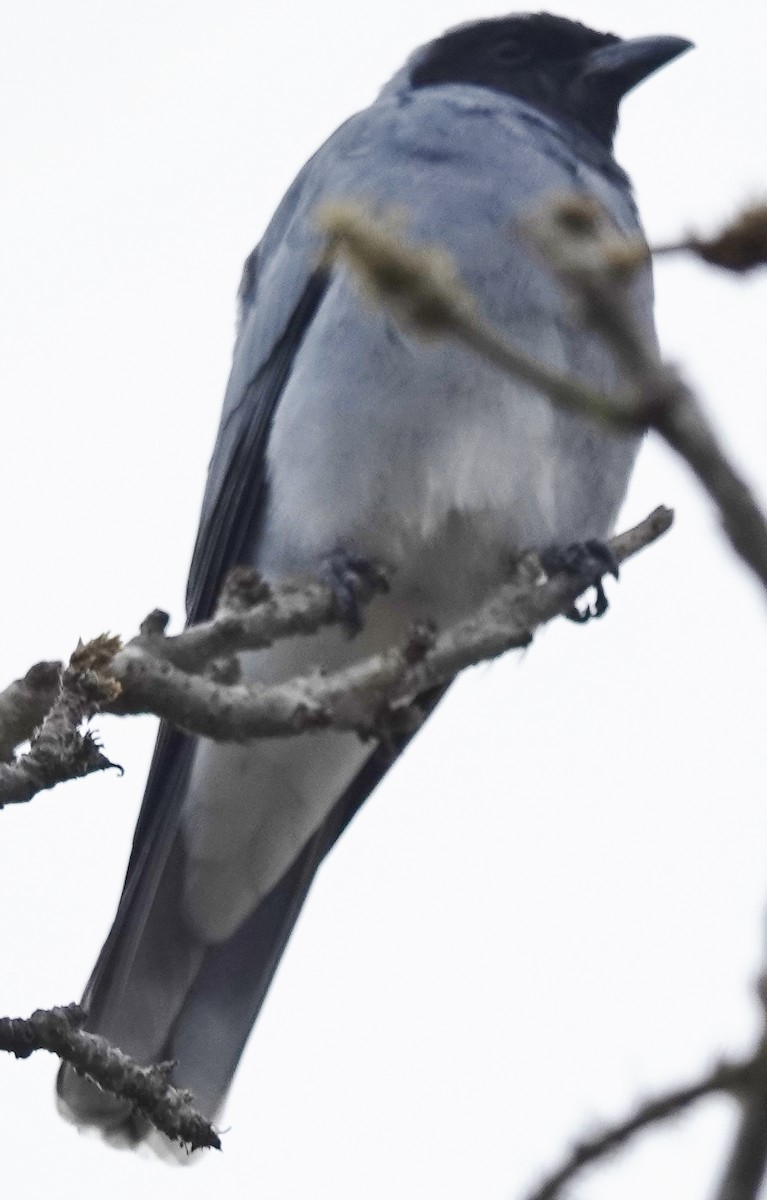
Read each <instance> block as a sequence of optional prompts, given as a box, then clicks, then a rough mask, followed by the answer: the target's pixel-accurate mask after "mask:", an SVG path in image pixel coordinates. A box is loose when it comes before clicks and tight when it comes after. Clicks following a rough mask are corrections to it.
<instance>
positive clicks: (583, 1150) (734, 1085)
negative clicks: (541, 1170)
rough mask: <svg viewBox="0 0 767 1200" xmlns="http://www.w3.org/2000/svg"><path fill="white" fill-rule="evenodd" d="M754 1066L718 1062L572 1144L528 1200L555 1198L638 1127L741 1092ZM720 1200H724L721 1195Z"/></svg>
mask: <svg viewBox="0 0 767 1200" xmlns="http://www.w3.org/2000/svg"><path fill="white" fill-rule="evenodd" d="M755 1069H756V1060H753V1059H749V1060H748V1061H747V1062H742V1063H721V1064H720V1065H719V1066H718V1067H715V1068H714V1069H713V1071H712V1072H711V1073H710V1074H709V1075H707V1076H706V1077H705V1078H704V1079H701V1080H700V1081H699V1082H698V1083H694V1084H691V1085H689V1086H688V1087H683V1088H677V1089H675V1090H674V1091H671V1092H667V1093H666V1094H665V1095H663V1096H657V1097H655V1098H654V1099H652V1100H648V1101H647V1102H646V1103H645V1104H642V1105H641V1106H640V1107H639V1108H638V1109H637V1110H636V1112H635V1113H633V1114H632V1115H631V1116H630V1117H628V1118H627V1119H626V1120H625V1121H622V1122H621V1123H620V1124H619V1125H612V1126H610V1127H609V1128H607V1129H605V1130H604V1131H603V1132H601V1133H598V1134H596V1135H595V1136H594V1137H591V1138H587V1139H584V1140H583V1141H582V1142H578V1143H577V1144H576V1145H575V1146H573V1148H572V1150H571V1151H570V1153H569V1154H568V1156H567V1158H566V1159H565V1161H564V1162H563V1163H562V1165H561V1166H560V1167H558V1168H557V1169H556V1170H555V1171H553V1172H552V1173H551V1175H548V1176H547V1177H546V1178H545V1179H544V1181H543V1183H541V1184H539V1185H538V1187H537V1188H535V1190H534V1191H532V1192H530V1194H529V1195H528V1197H527V1200H555V1197H556V1196H558V1195H559V1193H560V1192H561V1190H562V1188H563V1187H564V1186H565V1184H568V1183H570V1182H571V1181H572V1180H573V1179H574V1178H575V1176H576V1175H577V1174H578V1173H579V1172H580V1171H582V1170H583V1169H584V1167H587V1166H589V1165H591V1164H592V1163H595V1162H597V1161H599V1160H601V1159H604V1158H606V1157H607V1156H608V1155H610V1154H612V1153H613V1151H614V1150H618V1149H619V1148H620V1147H621V1146H624V1145H625V1144H626V1142H628V1141H629V1140H630V1139H631V1138H632V1137H633V1136H634V1135H635V1134H637V1133H639V1132H640V1131H641V1130H643V1129H647V1128H648V1126H650V1125H657V1124H658V1123H659V1122H660V1121H667V1120H668V1119H669V1117H673V1116H676V1115H677V1114H678V1113H680V1112H683V1111H684V1110H685V1109H687V1108H689V1107H690V1106H691V1105H692V1104H695V1103H697V1101H698V1100H703V1099H704V1098H705V1097H706V1096H711V1095H714V1094H715V1093H717V1092H733V1093H738V1092H740V1091H741V1090H742V1089H743V1088H744V1087H746V1086H747V1085H748V1084H749V1081H750V1080H751V1079H752V1077H753V1075H754V1071H755ZM721 1200H724V1197H722V1198H721ZM728 1200H736V1198H735V1196H734V1195H733V1196H732V1197H731V1198H729V1197H728ZM738 1200H740V1197H739V1196H738ZM744 1200H745V1198H744Z"/></svg>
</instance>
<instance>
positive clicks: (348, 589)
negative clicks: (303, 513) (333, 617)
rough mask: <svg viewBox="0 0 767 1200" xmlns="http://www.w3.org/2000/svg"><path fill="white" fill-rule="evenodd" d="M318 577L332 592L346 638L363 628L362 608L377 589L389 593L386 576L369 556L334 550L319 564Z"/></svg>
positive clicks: (381, 568)
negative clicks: (346, 634)
mask: <svg viewBox="0 0 767 1200" xmlns="http://www.w3.org/2000/svg"><path fill="white" fill-rule="evenodd" d="M319 576H320V579H321V580H322V582H323V583H326V584H327V585H328V587H329V588H330V589H331V591H332V592H333V595H334V596H335V598H336V604H337V605H338V612H339V615H340V617H341V621H342V623H343V625H344V627H345V629H346V632H347V633H348V635H349V637H354V635H355V634H356V633H359V631H360V630H361V629H362V624H363V621H362V609H363V607H364V605H365V604H366V603H367V602H368V600H370V599H371V597H372V596H374V595H375V594H376V593H377V592H388V590H389V577H388V575H387V574H386V571H385V570H384V569H383V567H381V566H380V565H379V564H378V563H375V562H373V561H372V559H369V558H365V557H363V556H362V555H357V554H349V553H348V552H347V551H346V550H334V551H333V552H332V554H329V555H328V556H327V558H325V559H323V561H322V563H321V564H320V569H319Z"/></svg>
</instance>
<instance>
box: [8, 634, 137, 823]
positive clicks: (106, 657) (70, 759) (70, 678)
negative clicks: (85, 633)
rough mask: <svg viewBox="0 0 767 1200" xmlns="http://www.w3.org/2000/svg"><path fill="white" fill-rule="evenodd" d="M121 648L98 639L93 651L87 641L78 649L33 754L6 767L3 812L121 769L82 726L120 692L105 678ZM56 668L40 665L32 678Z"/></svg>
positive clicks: (37, 736)
mask: <svg viewBox="0 0 767 1200" xmlns="http://www.w3.org/2000/svg"><path fill="white" fill-rule="evenodd" d="M119 644H120V643H119V640H118V639H114V638H97V639H96V640H95V641H94V642H90V643H89V644H88V646H87V647H85V646H83V645H82V643H81V644H80V645H79V646H78V648H77V650H75V652H74V654H73V655H72V658H71V659H70V662H69V666H68V667H67V669H66V670H65V671H64V673H63V675H62V676H61V682H60V687H59V694H58V696H57V698H56V699H55V701H54V703H53V707H52V708H51V709H50V711H49V713H48V715H47V716H46V717H45V719H44V721H43V723H42V725H41V726H40V728H39V729H38V730H36V732H35V733H34V734H33V736H32V743H31V745H30V748H29V752H28V753H27V754H25V755H23V756H22V757H21V758H19V759H18V760H17V761H16V762H14V763H9V764H6V763H2V764H0V808H2V807H3V805H5V804H19V803H23V802H25V801H27V800H30V799H31V798H32V796H34V795H36V794H37V793H38V792H41V791H44V790H45V789H46V788H51V787H54V786H55V784H57V783H63V782H64V781H65V780H68V779H80V778H82V776H84V775H92V774H93V772H94V771H106V770H108V769H109V768H110V767H114V766H115V764H114V763H112V762H110V761H109V759H108V758H106V756H105V755H104V754H102V753H101V747H100V746H99V744H98V742H97V740H96V738H95V737H94V736H93V734H92V733H91V732H90V731H86V732H85V733H81V732H80V729H79V727H80V725H81V724H82V722H83V721H87V720H88V719H89V718H90V717H92V716H93V715H94V714H95V713H96V712H99V711H100V710H101V709H103V707H104V706H105V705H107V704H109V703H111V702H112V701H114V700H115V698H116V696H117V695H118V693H119V685H117V684H116V683H115V681H114V680H113V679H110V678H109V677H108V676H107V675H105V674H103V667H104V665H105V664H106V663H107V662H110V661H111V659H112V657H113V655H114V653H115V651H116V650H117V648H118V647H119ZM50 666H51V664H49V663H38V666H37V667H33V668H32V670H31V671H30V672H28V673H27V676H26V678H27V679H28V678H29V676H30V674H33V673H34V672H36V671H37V670H38V668H41V667H50ZM42 674H45V672H42ZM13 686H14V685H11V687H13ZM9 690H10V689H9ZM17 727H18V726H17ZM5 740H8V739H7V737H6V738H5Z"/></svg>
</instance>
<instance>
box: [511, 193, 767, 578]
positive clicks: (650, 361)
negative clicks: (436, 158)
mask: <svg viewBox="0 0 767 1200" xmlns="http://www.w3.org/2000/svg"><path fill="white" fill-rule="evenodd" d="M527 228H528V230H529V232H530V234H531V236H532V237H533V238H534V240H535V243H536V245H537V246H538V248H539V249H540V251H541V252H542V254H543V256H544V258H545V259H546V261H547V262H548V264H549V265H550V267H551V269H552V270H553V271H554V273H555V275H556V276H557V277H558V278H559V279H560V280H561V281H562V283H563V285H564V286H565V287H566V288H567V289H568V290H569V291H570V292H571V294H572V295H573V296H574V298H575V299H576V301H577V304H578V307H579V311H580V315H581V318H582V320H583V321H584V322H585V323H586V324H587V325H589V326H590V327H591V328H592V329H593V330H594V331H595V332H596V333H598V334H599V335H600V336H601V337H602V338H603V340H604V341H605V342H606V343H607V345H608V346H609V347H610V349H611V350H612V352H613V354H614V355H615V357H616V359H617V360H618V362H619V363H620V364H621V366H622V367H623V369H624V370H625V372H626V374H627V376H628V378H629V379H630V380H632V381H633V382H634V384H635V385H636V389H637V390H636V395H635V398H634V401H633V403H634V408H635V413H636V417H637V419H638V421H639V422H640V423H641V424H642V425H644V426H645V427H647V428H651V429H655V430H656V431H657V432H658V433H659V434H660V435H661V436H662V437H663V438H664V439H665V440H666V442H668V444H669V445H670V446H671V447H672V448H673V449H674V450H676V452H677V454H679V455H680V456H681V457H682V458H683V459H684V460H685V461H686V462H687V464H688V466H689V467H691V469H692V470H693V472H694V473H695V475H696V476H697V478H698V480H699V482H700V483H701V484H702V485H703V487H704V488H705V490H706V491H707V492H708V494H709V496H710V498H711V499H712V500H713V502H714V504H715V505H716V506H717V508H718V510H719V514H720V517H721V519H722V524H723V526H724V530H725V533H726V534H727V537H728V538H729V540H730V543H731V545H732V546H733V548H734V549H735V550H736V551H737V553H738V554H739V555H740V557H741V558H742V559H743V560H744V562H746V563H747V564H748V566H750V567H751V569H752V571H753V572H754V573H755V575H756V576H757V577H758V578H759V580H760V581H761V583H762V585H763V587H765V588H767V520H766V519H765V516H764V514H763V512H762V511H761V508H760V506H759V505H758V503H757V501H756V499H755V498H754V495H753V493H752V491H751V489H750V487H749V485H748V484H747V483H746V481H745V480H744V479H743V477H742V476H741V475H740V474H739V472H738V471H737V470H736V469H735V467H734V466H733V464H732V463H731V462H730V461H729V459H728V458H727V456H726V454H725V453H724V451H723V449H722V447H721V446H720V444H719V441H718V439H717V436H716V434H715V433H714V431H713V429H712V427H711V425H710V424H709V421H708V419H707V417H706V415H705V413H704V412H703V409H702V408H701V406H700V404H699V402H698V400H697V398H696V397H695V395H694V394H693V393H692V391H691V390H690V388H689V387H688V386H687V385H686V384H685V383H684V382H683V380H682V379H681V377H680V376H679V374H678V373H677V372H676V371H674V370H672V369H671V368H669V367H668V366H665V365H663V364H661V363H660V362H659V360H658V357H657V354H656V352H655V350H654V348H653V347H651V346H649V345H648V343H647V341H646V339H645V337H644V335H643V333H642V331H641V329H640V328H639V324H638V322H637V319H636V314H635V312H634V309H633V306H632V303H631V296H630V292H629V290H628V288H627V287H626V286H625V284H626V280H627V275H628V276H630V273H631V270H632V269H635V267H636V265H637V262H638V260H634V262H633V263H632V260H631V257H630V250H631V247H632V245H633V243H628V244H626V243H625V242H621V240H620V239H618V238H617V235H616V233H615V230H614V228H613V226H612V225H611V223H610V222H609V220H608V218H607V217H606V215H605V214H604V212H603V211H602V210H601V209H600V208H599V207H598V206H597V205H595V204H593V203H592V202H591V201H589V200H586V199H584V198H583V197H582V196H574V197H569V198H566V199H564V200H557V201H552V202H551V203H550V204H549V205H544V206H542V207H541V209H540V210H538V211H537V212H536V213H535V214H534V216H532V217H531V218H530V220H529V221H528V223H527ZM622 246H623V250H622V249H621V247H622ZM624 416H625V413H623V414H622V415H621V418H620V421H621V422H622V421H623V419H624Z"/></svg>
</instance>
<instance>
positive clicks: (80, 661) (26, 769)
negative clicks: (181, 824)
mask: <svg viewBox="0 0 767 1200" xmlns="http://www.w3.org/2000/svg"><path fill="white" fill-rule="evenodd" d="M672 519H673V514H672V513H671V512H670V511H669V510H668V509H664V508H659V509H656V510H655V512H654V513H652V514H651V515H650V516H649V517H647V518H646V520H644V521H643V522H641V524H639V525H637V526H636V527H635V528H634V529H631V530H628V531H627V532H626V533H623V534H621V535H619V536H617V537H615V538H613V539H612V541H611V542H610V546H611V548H612V550H613V553H614V554H615V557H616V559H617V560H618V562H623V561H625V560H626V559H627V558H629V557H631V556H632V555H634V554H636V553H638V551H639V550H641V549H643V548H644V547H645V546H648V545H650V544H651V543H652V542H654V541H656V540H657V538H659V537H660V536H661V535H662V534H663V533H665V532H666V531H667V530H668V529H669V528H670V526H671V522H672ZM522 566H523V567H524V568H525V569H524V570H521V569H520V571H518V575H519V576H520V578H519V579H518V580H516V581H515V582H513V583H508V584H506V585H505V586H503V587H501V588H500V589H498V591H497V592H496V593H495V594H494V595H493V596H491V597H490V598H489V600H488V601H487V602H486V603H485V604H484V605H483V606H482V607H481V608H480V609H479V610H478V611H477V612H476V613H475V614H473V615H472V616H471V617H470V618H468V619H466V620H464V621H462V622H460V623H459V624H456V625H454V626H453V627H451V628H449V629H447V630H444V631H443V632H440V633H439V634H437V633H434V634H432V633H428V634H427V633H426V631H424V630H423V629H417V630H415V631H414V632H413V636H412V637H411V639H410V641H409V643H408V644H407V645H405V646H404V647H401V648H396V647H393V648H392V649H390V650H387V651H386V652H384V653H382V654H378V655H375V656H373V657H372V658H368V659H365V660H363V661H360V662H358V663H354V664H352V665H351V666H349V667H346V668H345V669H343V670H341V671H337V672H334V673H332V674H327V675H323V674H319V673H318V674H315V675H312V676H308V677H306V678H299V679H292V680H289V681H287V682H285V683H280V684H274V685H270V686H265V685H258V684H252V685H250V686H249V687H244V686H242V685H240V684H225V683H221V682H217V681H216V680H214V679H211V678H208V677H206V676H203V675H199V674H196V675H191V674H188V673H187V672H186V671H183V670H181V669H180V668H179V667H178V666H177V665H176V663H175V662H174V661H170V660H171V658H173V659H176V660H177V661H182V662H184V663H185V664H187V665H188V664H190V663H192V662H194V663H195V664H202V663H204V662H205V661H207V660H208V659H209V657H211V656H213V655H216V656H217V655H219V654H220V653H221V651H222V650H226V652H227V653H234V652H236V651H238V650H242V649H252V648H253V647H254V646H255V645H264V644H267V643H268V641H269V640H271V638H272V637H273V636H276V635H277V633H279V635H280V636H285V635H286V634H287V633H293V632H296V631H299V632H306V631H307V630H308V629H309V628H311V627H313V626H314V623H315V622H316V623H317V624H322V623H325V622H327V621H328V620H337V619H338V613H337V611H336V610H335V603H336V602H335V600H334V598H333V597H332V593H330V591H329V589H327V588H324V587H323V586H321V585H319V584H310V585H308V587H307V588H306V589H304V590H303V591H299V590H297V589H296V588H295V586H294V585H290V586H285V587H283V588H280V589H273V590H271V591H270V592H269V594H268V597H267V599H265V600H264V599H263V598H262V599H258V600H257V604H256V608H255V609H254V610H253V611H252V612H251V613H240V614H237V613H232V612H231V610H224V611H223V612H222V613H221V614H220V615H219V616H217V617H216V618H214V620H213V621H210V622H207V623H206V624H205V625H204V626H200V627H199V629H200V632H199V633H198V630H197V629H196V628H194V627H193V628H191V629H189V630H187V631H186V632H184V633H182V634H179V635H178V637H176V638H169V639H165V638H163V636H162V633H161V629H162V626H163V624H164V620H165V618H164V614H160V613H158V612H156V613H153V614H151V616H150V617H149V618H148V619H147V621H145V622H144V624H143V626H142V634H141V635H140V636H139V637H138V638H135V639H134V640H133V641H132V642H130V643H129V644H128V645H127V646H125V647H124V648H121V647H120V644H119V642H118V641H117V640H116V639H112V640H111V641H110V640H105V639H103V638H102V639H97V640H96V641H95V642H92V643H88V645H86V646H84V647H81V648H80V649H79V651H78V652H77V655H76V656H73V660H72V664H70V667H69V668H68V670H67V671H66V672H65V674H64V679H63V683H62V692H61V696H60V698H59V700H58V701H57V702H56V705H55V706H54V709H53V710H52V711H51V713H50V714H49V716H48V717H47V718H46V721H45V722H44V724H43V727H42V729H41V730H40V733H39V734H38V735H36V737H35V739H34V740H33V744H32V748H31V750H30V753H29V754H28V755H26V756H25V757H24V758H22V759H21V760H20V761H19V762H18V763H17V764H15V765H14V766H12V767H6V768H0V802H2V803H11V802H13V801H16V802H20V801H23V800H28V799H29V798H30V796H31V795H32V794H34V791H35V790H41V789H42V787H51V786H52V785H53V783H55V782H57V781H58V780H64V779H71V778H74V777H75V776H77V775H82V774H87V773H89V772H90V771H93V770H103V769H104V768H105V767H107V766H110V765H111V764H110V763H108V761H107V760H106V759H105V758H104V757H103V756H102V755H101V754H100V752H99V751H98V748H97V747H96V745H95V743H94V742H93V739H91V738H89V735H87V734H86V735H84V736H81V735H80V734H79V733H78V732H77V725H78V724H79V722H80V721H82V720H83V719H85V718H87V717H89V716H92V715H93V713H94V712H96V711H101V712H112V713H115V714H117V715H126V714H129V713H154V714H156V715H157V716H159V717H162V718H163V719H164V720H166V721H168V722H169V723H170V724H172V725H174V726H176V727H177V728H180V729H183V730H185V731H186V732H188V733H192V734H197V735H199V736H203V737H209V738H213V739H215V740H218V741H246V740H248V739H250V738H256V737H287V736H291V735H294V734H297V733H302V732H305V731H312V730H318V729H326V728H328V727H330V726H332V727H333V728H335V729H344V730H354V731H356V732H357V733H359V734H360V735H361V736H363V737H368V736H375V735H381V736H385V735H386V734H387V733H388V732H389V731H390V730H391V728H392V725H393V724H394V725H395V726H396V727H397V728H401V727H402V725H403V723H405V724H406V725H407V727H408V728H412V727H413V723H414V722H415V723H417V722H418V721H419V719H420V713H419V710H418V708H417V707H416V708H411V707H410V706H412V705H413V704H414V702H415V701H416V700H417V697H418V696H420V695H421V694H422V693H424V692H427V691H429V690H430V689H431V688H433V687H436V686H438V685H440V684H444V683H447V682H449V681H450V680H451V679H453V678H454V676H455V675H457V674H458V672H459V671H462V670H463V669H464V668H465V667H467V666H471V665H472V664H474V663H477V662H482V661H484V660H486V659H490V658H495V657H496V656H497V655H499V654H502V653H504V652H505V651H506V650H509V649H512V648H514V647H522V646H526V645H528V644H529V642H530V639H531V637H532V635H533V633H534V631H535V630H536V629H537V628H538V626H540V625H542V624H544V623H545V622H547V621H550V620H552V619H553V618H554V617H556V616H558V615H559V614H560V613H563V612H566V611H568V609H570V608H571V607H572V605H573V603H574V601H575V600H576V599H577V597H578V595H579V594H580V593H581V592H582V591H583V584H582V582H581V581H579V580H578V579H576V578H574V577H573V576H572V575H568V574H567V573H564V572H563V573H560V574H557V575H554V576H552V577H551V578H548V579H547V578H545V576H544V575H543V572H542V571H541V569H540V564H539V563H538V561H537V559H536V558H535V556H534V555H533V556H529V558H528V559H526V560H523V564H522ZM528 568H529V569H528ZM259 594H260V595H261V596H263V592H260V593H259ZM283 604H284V605H285V608H284V611H283V610H282V609H281V605H283ZM168 643H170V645H171V649H170V652H166V647H167V644H168ZM189 647H191V649H189ZM3 770H4V771H5V775H3Z"/></svg>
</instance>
